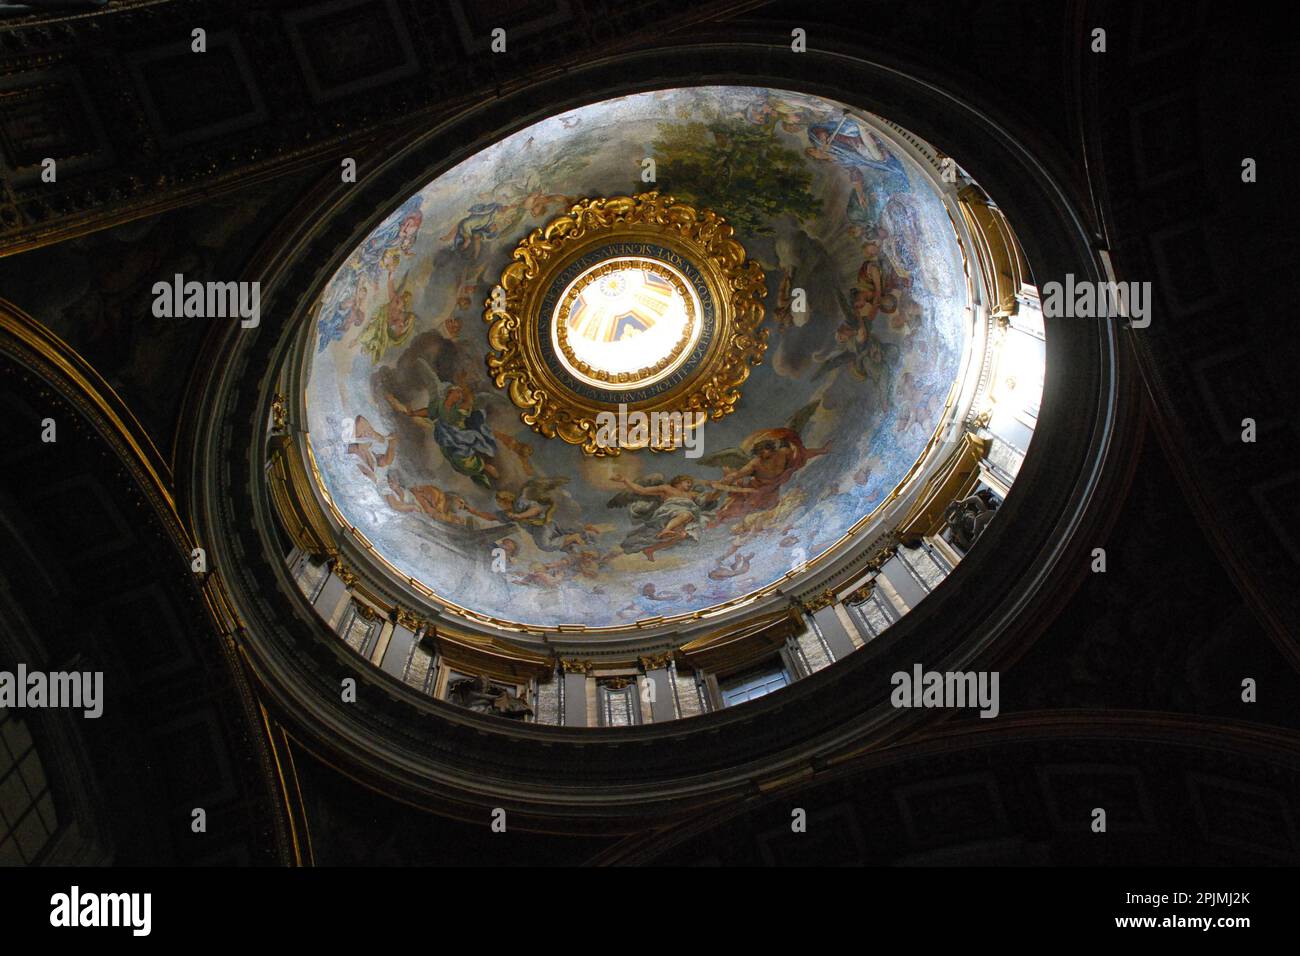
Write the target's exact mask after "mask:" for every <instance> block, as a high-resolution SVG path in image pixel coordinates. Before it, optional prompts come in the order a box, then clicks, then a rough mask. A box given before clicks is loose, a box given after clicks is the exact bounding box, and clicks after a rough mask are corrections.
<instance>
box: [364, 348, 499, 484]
mask: <svg viewBox="0 0 1300 956" xmlns="http://www.w3.org/2000/svg"><path fill="white" fill-rule="evenodd" d="M416 361H417V362H418V363H419V364H420V365H421V366H423V369H424V373H425V379H426V381H427V383H428V390H429V403H428V405H426V406H425V407H424V408H414V407H411V406H409V405H405V404H403V403H402V402H401V401H399V400H398V398H397V396H395V395H393V394H392V393H391V392H387V393H385V395H384V398H386V399H387V400H388V404H389V405H391V406H392V407H393V410H394V411H395V412H397V413H398V414H401V415H406V416H408V417H410V418H411V419H412V420H413V421H416V422H419V423H421V424H428V425H431V426H432V427H433V440H434V441H435V442H437V443H438V448H439V449H440V450H441V451H442V456H443V457H444V458H446V459H447V462H448V463H449V464H450V465H451V467H452V468H453V469H455V470H456V471H458V472H460V473H461V474H462V475H466V476H468V477H469V478H470V480H471V481H473V482H474V483H475V484H478V485H481V486H482V487H484V488H487V489H488V490H491V489H492V488H493V487H494V486H495V484H496V482H497V480H498V478H499V477H500V475H499V473H498V472H497V468H496V456H497V439H496V436H495V435H494V434H493V433H492V429H491V428H490V427H489V426H488V422H487V413H486V412H484V410H483V409H482V408H479V407H477V406H476V404H475V401H476V399H478V398H480V397H481V396H476V395H475V393H474V391H473V390H472V389H471V388H470V387H469V385H468V384H462V383H460V382H444V381H443V380H442V379H440V378H438V374H437V373H436V372H435V371H434V370H433V367H432V366H431V365H430V364H429V363H428V362H427V361H425V360H424V359H423V358H419V359H417V360H416Z"/></svg>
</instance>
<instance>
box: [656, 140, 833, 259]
mask: <svg viewBox="0 0 1300 956" xmlns="http://www.w3.org/2000/svg"><path fill="white" fill-rule="evenodd" d="M653 146H654V150H655V153H656V155H657V157H658V167H659V168H658V188H659V189H660V191H662V192H665V193H669V194H670V195H673V196H675V197H677V198H678V199H681V200H683V201H686V202H690V203H692V204H694V205H698V206H704V207H707V208H709V209H712V210H714V211H715V212H717V213H720V214H721V215H723V216H725V217H726V218H727V221H728V222H730V223H731V224H732V225H733V226H735V227H736V232H737V234H738V235H739V236H740V237H741V238H742V239H743V238H744V236H746V235H754V234H763V235H766V234H770V233H771V231H772V228H771V226H770V222H771V220H772V219H773V218H774V217H776V216H779V215H781V214H783V213H787V212H788V213H791V214H793V215H794V216H795V217H797V218H799V219H805V218H807V217H810V216H816V215H818V214H819V213H820V212H821V200H820V199H818V198H817V197H816V196H814V195H813V194H812V192H811V190H810V189H809V186H810V185H811V183H812V176H811V174H810V173H809V172H808V170H807V168H806V167H805V165H804V162H803V157H802V156H801V155H800V154H799V153H798V152H797V151H796V150H793V149H790V148H789V147H787V146H783V145H782V144H781V143H780V142H779V141H778V140H777V139H776V138H775V137H774V136H773V133H772V128H771V126H770V125H767V126H754V125H751V124H748V123H726V122H721V121H713V122H709V123H703V122H698V121H697V122H693V123H685V124H682V125H675V124H671V123H661V124H660V125H659V135H658V137H657V138H656V139H655V141H654V143H653Z"/></svg>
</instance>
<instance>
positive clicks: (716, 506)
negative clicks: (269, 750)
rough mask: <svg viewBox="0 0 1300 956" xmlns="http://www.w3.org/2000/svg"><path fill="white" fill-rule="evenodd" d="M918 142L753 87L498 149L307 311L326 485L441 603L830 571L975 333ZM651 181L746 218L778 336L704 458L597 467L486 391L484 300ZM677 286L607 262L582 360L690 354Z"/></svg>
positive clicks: (946, 393) (579, 339)
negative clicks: (588, 203) (548, 233)
mask: <svg viewBox="0 0 1300 956" xmlns="http://www.w3.org/2000/svg"><path fill="white" fill-rule="evenodd" d="M911 156H912V154H911V153H910V152H908V151H907V149H906V148H905V147H904V146H903V144H902V143H901V142H900V141H899V138H898V135H897V133H896V132H895V131H894V130H893V129H892V128H890V127H889V126H888V125H886V124H884V123H882V122H880V121H878V120H877V119H875V118H874V117H872V116H870V115H867V114H863V113H860V112H857V111H855V110H853V109H851V108H848V107H845V106H844V105H842V104H839V103H833V102H829V101H826V100H823V99H819V98H817V97H812V96H808V95H804V94H799V93H793V92H787V91H779V90H768V89H759V88H750V87H698V88H683V89H674V90H667V91H661V92H654V93H645V94H638V95H635V96H627V97H621V98H618V99H612V100H606V101H603V102H600V103H596V104H594V105H591V106H586V107H583V108H580V109H577V110H573V111H571V112H568V113H565V114H562V115H559V116H555V117H552V118H550V119H547V120H544V121H542V122H540V123H537V124H535V125H533V126H530V127H528V128H526V129H523V130H521V131H519V132H517V133H514V134H513V135H511V136H509V137H508V138H506V139H504V140H502V141H500V142H498V143H496V144H495V145H493V146H490V147H488V148H485V149H483V150H481V151H480V152H478V153H476V154H475V155H474V156H472V157H471V158H469V159H467V160H466V161H464V162H462V163H461V164H460V165H458V166H456V167H454V168H453V169H451V170H449V171H448V172H446V173H444V174H443V175H441V176H438V177H437V178H436V179H434V180H433V181H432V182H430V183H429V184H428V185H427V186H425V187H424V188H423V189H422V190H420V191H419V192H418V193H417V194H415V195H414V196H411V197H409V198H408V199H407V200H406V201H405V202H403V203H402V204H401V206H400V207H399V208H397V209H396V210H395V211H394V212H393V213H392V214H391V215H390V216H389V217H388V218H387V219H385V220H384V222H383V223H382V224H381V225H379V226H378V227H377V228H376V229H375V230H374V232H373V233H371V235H370V236H369V237H368V238H367V239H366V240H365V241H364V242H362V243H361V245H360V246H359V247H358V248H357V249H356V250H355V252H354V254H352V255H351V256H349V257H348V259H347V260H346V261H345V263H344V265H343V266H342V268H340V270H339V271H338V272H337V273H336V275H335V276H334V277H333V279H332V280H331V282H330V283H329V284H328V285H327V287H326V288H325V290H324V293H323V294H322V296H321V300H320V302H319V304H318V309H317V310H316V311H315V312H314V313H313V315H314V317H315V326H314V329H313V335H314V341H313V344H312V347H311V364H310V369H309V375H308V379H307V382H308V384H307V386H306V407H307V413H308V425H309V436H310V441H311V445H312V450H313V454H314V456H315V460H316V463H317V467H318V469H319V477H320V480H321V483H322V485H323V490H324V491H325V492H326V494H327V495H328V497H329V499H330V500H331V501H332V503H333V506H334V508H335V509H336V510H337V512H338V514H339V515H340V516H341V518H342V520H343V521H344V522H345V523H347V524H348V525H351V526H352V527H354V528H356V529H357V530H358V531H359V532H360V533H361V534H362V535H364V537H365V539H366V540H367V541H368V542H369V543H370V544H371V545H372V546H373V547H374V548H375V549H376V550H377V551H378V552H379V553H380V554H381V555H382V556H383V557H384V559H386V560H387V561H388V562H389V563H390V564H391V565H393V566H394V567H395V568H397V569H398V571H399V572H401V574H403V575H405V576H409V577H411V578H414V579H416V580H418V581H420V582H422V583H423V584H424V585H426V586H427V587H428V588H429V589H431V590H432V591H433V592H434V594H435V595H436V597H437V598H438V599H439V600H440V601H443V602H446V603H448V604H451V605H454V606H458V607H462V608H466V609H468V610H471V611H473V612H475V613H477V614H480V615H484V616H487V617H490V618H493V619H497V620H502V621H508V622H517V623H521V624H525V625H529V626H536V627H555V626H558V625H562V624H569V625H586V626H588V627H592V628H604V627H616V626H625V625H629V624H632V623H633V622H635V621H637V620H644V619H647V618H659V617H665V618H668V617H672V616H675V615H684V614H691V613H693V612H698V611H701V610H704V609H708V608H713V607H715V606H718V605H723V604H727V603H729V602H735V601H737V600H739V599H743V598H744V597H745V596H746V595H749V594H751V593H753V592H754V591H755V590H757V589H762V588H764V587H766V586H768V585H771V584H772V583H773V582H775V581H778V580H780V579H781V578H782V577H783V576H785V575H786V574H787V573H788V572H790V571H791V570H792V569H795V568H797V567H800V566H802V565H803V564H804V563H806V562H812V561H815V560H817V559H818V557H819V556H821V555H822V554H823V553H825V552H827V550H828V549H831V548H834V547H836V546H837V543H838V542H840V541H841V540H842V539H843V538H844V536H845V534H846V533H847V532H848V531H849V530H850V529H851V528H853V527H854V526H855V525H858V524H859V523H860V522H861V521H862V520H863V519H864V518H865V517H866V516H868V515H870V514H872V512H873V511H874V510H875V509H877V508H878V507H879V506H880V505H881V504H882V502H884V501H885V500H886V498H887V497H888V496H889V495H890V494H891V492H892V491H893V490H894V489H895V488H896V487H897V486H898V485H899V483H900V481H902V480H903V479H904V477H905V476H906V475H907V474H908V472H909V470H910V469H911V468H912V467H913V465H914V463H915V462H916V461H917V459H918V457H919V456H920V455H921V453H922V452H923V451H924V450H925V449H926V446H927V444H928V442H929V441H930V439H931V437H932V436H933V435H934V433H935V429H936V427H937V426H938V425H939V424H940V422H941V420H942V418H943V415H944V411H945V405H946V403H947V401H948V400H949V397H950V394H951V392H952V390H953V384H954V382H955V381H956V379H957V376H958V373H959V370H960V368H961V365H962V359H963V355H964V350H965V348H966V346H967V339H968V336H969V332H968V322H969V319H968V315H967V312H966V308H967V306H968V304H969V302H968V294H967V283H966V276H965V272H964V270H963V264H962V263H963V260H962V253H961V248H960V246H959V244H958V241H957V237H956V233H955V232H954V228H953V225H952V223H951V221H950V218H949V215H948V212H947V210H946V209H945V206H944V202H943V199H942V198H941V195H940V193H939V192H938V190H937V188H936V187H935V185H934V181H933V179H932V177H931V176H930V175H929V174H927V173H926V172H924V171H923V170H922V168H921V166H920V165H919V163H918V162H917V161H915V160H913V159H912V158H911ZM647 159H650V160H653V161H654V162H653V165H654V173H655V181H654V182H653V184H650V183H647V182H644V181H643V180H642V172H643V170H644V169H646V168H647V164H645V162H644V161H645V160H647ZM647 190H656V191H658V192H659V193H660V194H662V195H666V196H671V197H674V198H675V199H676V200H677V201H678V202H681V203H689V204H691V205H692V206H695V207H698V208H707V209H710V210H713V211H715V212H717V213H718V214H720V215H722V216H724V217H725V218H726V219H727V221H728V222H729V223H731V225H732V226H733V227H734V228H735V238H736V239H737V240H738V241H739V242H740V243H741V244H743V247H744V250H745V252H746V253H747V254H748V256H749V257H750V258H751V259H753V260H756V261H757V262H758V263H759V264H760V265H761V267H762V269H763V272H764V274H765V282H766V288H767V295H766V297H765V298H764V299H763V300H762V301H763V304H764V306H765V310H766V317H765V319H764V322H763V328H765V329H766V330H767V336H768V339H767V344H768V347H767V351H766V354H765V355H764V356H763V360H762V362H761V363H760V364H759V365H757V366H756V367H754V368H753V370H752V373H751V374H750V376H749V378H748V380H747V381H746V382H744V384H743V386H742V387H741V398H740V400H739V403H738V404H737V406H736V409H735V411H734V412H733V413H732V414H730V415H727V416H725V417H723V418H721V419H720V420H717V421H709V422H707V423H706V424H705V425H704V426H702V428H701V431H700V453H699V454H698V455H697V456H694V457H688V454H687V452H686V451H683V450H679V451H677V452H673V453H656V452H651V451H646V450H641V451H625V452H624V453H623V454H621V455H619V456H617V457H612V458H611V457H596V456H592V455H589V454H585V453H584V452H583V451H582V449H581V448H579V447H575V446H574V445H572V444H568V443H566V442H564V441H561V440H559V439H548V438H545V437H543V436H541V435H539V434H537V433H536V432H535V431H534V430H532V429H531V428H530V427H529V426H528V425H526V424H524V423H523V422H522V421H521V419H520V410H519V408H517V407H516V406H515V404H513V403H512V401H511V399H510V397H509V396H508V394H507V393H506V392H505V391H503V390H501V389H499V388H497V387H496V385H495V384H494V383H493V382H492V381H491V379H490V378H489V375H488V369H487V365H486V362H485V356H486V354H487V352H488V351H489V349H488V343H487V323H485V321H484V311H485V304H487V303H489V302H490V301H491V298H492V293H493V289H494V287H495V286H496V285H497V284H498V282H499V280H500V277H501V274H502V270H503V269H504V268H505V267H506V266H507V265H508V264H510V262H511V253H512V251H513V250H514V249H515V247H516V245H517V244H518V243H519V242H520V240H521V239H522V238H524V237H525V236H526V235H527V234H528V233H529V232H530V231H531V230H533V229H535V228H538V227H540V226H543V225H545V224H546V223H548V222H550V221H551V220H553V219H555V218H556V217H557V216H560V215H561V214H564V213H566V212H567V211H568V210H569V209H570V207H572V206H573V205H574V204H575V203H577V202H579V201H580V200H582V199H584V198H590V197H610V196H630V195H634V194H637V193H642V192H645V191H647ZM666 276H667V277H668V278H667V279H666V278H665V277H666ZM674 281H676V280H675V279H672V276H671V275H670V273H668V272H664V273H655V272H654V270H650V271H647V267H646V266H645V264H644V263H638V262H636V261H629V262H626V263H623V264H621V265H619V266H618V267H617V268H612V269H608V270H606V272H604V273H602V274H601V275H598V276H593V277H591V279H590V281H589V282H587V283H586V284H584V285H582V286H581V290H580V291H581V294H580V296H578V297H577V298H576V300H575V310H574V312H573V313H572V316H573V319H572V322H571V325H570V326H569V329H570V331H571V339H572V340H573V343H574V348H575V350H576V352H577V353H578V354H579V355H580V356H581V358H582V362H583V363H586V364H587V365H588V366H589V367H593V368H598V369H604V370H606V371H609V372H614V373H616V372H618V371H621V370H628V369H634V368H636V367H638V363H639V361H641V360H643V359H646V360H648V359H656V360H660V361H663V362H669V361H675V359H674V358H673V356H674V355H676V353H675V352H674V351H673V349H675V348H678V347H679V346H680V344H681V343H682V342H685V341H687V339H688V338H689V334H690V333H689V328H688V324H689V323H688V319H687V313H688V311H689V312H691V313H692V314H693V313H694V310H695V308H696V306H695V304H694V303H692V302H691V301H690V293H689V286H688V287H687V292H688V294H687V296H686V297H685V298H684V297H683V295H682V293H681V291H680V290H679V289H678V288H677V287H675V286H674V285H673V282H674ZM801 306H802V307H803V308H800V307H801ZM638 342H639V343H640V344H639V345H636V348H635V349H631V348H629V344H633V345H635V344H636V343H638ZM637 349H639V352H638V351H637Z"/></svg>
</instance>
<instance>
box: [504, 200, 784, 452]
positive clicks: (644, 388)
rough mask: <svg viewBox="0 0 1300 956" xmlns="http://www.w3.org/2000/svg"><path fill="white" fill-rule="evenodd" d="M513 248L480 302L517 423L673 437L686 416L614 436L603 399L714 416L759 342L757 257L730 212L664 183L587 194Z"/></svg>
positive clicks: (667, 442)
mask: <svg viewBox="0 0 1300 956" xmlns="http://www.w3.org/2000/svg"><path fill="white" fill-rule="evenodd" d="M512 259H513V261H512V262H511V263H510V264H509V265H508V266H506V267H505V269H504V270H503V271H502V273H501V279H500V283H499V286H498V288H497V289H495V290H494V291H493V294H492V295H491V296H490V297H489V298H488V301H487V304H486V306H485V308H484V313H483V318H484V320H485V321H486V322H488V323H489V328H488V345H489V348H490V351H489V352H488V355H487V366H488V372H489V375H490V377H491V378H492V380H493V382H494V383H495V384H496V386H497V387H498V388H504V389H506V390H507V393H508V394H509V396H510V400H511V401H512V402H513V403H514V404H515V405H516V406H518V407H519V408H520V409H522V410H523V412H522V414H521V418H522V420H523V421H524V423H525V424H527V425H528V426H529V427H531V428H532V429H533V430H534V431H536V432H538V433H539V434H541V435H543V436H545V437H547V438H556V437H558V438H561V439H563V440H564V441H566V442H569V443H570V444H573V445H578V446H580V447H581V448H582V450H583V451H584V452H586V453H587V454H589V455H595V456H604V455H617V454H618V453H619V452H620V451H621V450H622V449H624V448H651V449H652V450H655V451H669V450H672V449H674V448H677V447H680V445H681V444H682V440H683V435H682V432H681V431H680V430H664V431H663V432H662V433H659V432H652V433H647V434H644V435H642V434H641V433H639V432H635V431H634V432H631V433H630V434H631V436H632V438H631V439H630V440H628V439H626V438H625V440H623V441H621V442H619V443H613V444H611V443H609V442H608V441H607V440H604V439H603V438H602V437H601V436H600V434H599V423H600V421H602V420H603V418H602V413H605V417H607V413H609V412H610V411H612V410H614V409H629V408H630V409H632V410H633V411H638V412H645V413H647V414H650V415H652V416H653V415H654V414H656V413H668V414H674V413H676V414H678V415H682V417H683V419H684V420H685V421H686V422H701V421H704V420H706V419H712V420H715V421H716V420H719V419H721V418H722V417H723V416H725V415H727V414H729V413H731V412H732V411H733V410H734V409H735V406H736V403H737V401H739V399H740V386H741V385H742V384H743V383H744V382H745V380H746V379H747V378H748V377H749V371H750V367H751V366H752V365H756V364H758V362H760V361H761V359H762V356H763V353H764V351H765V350H766V348H767V332H766V330H764V329H762V328H760V326H761V325H762V322H763V306H762V304H761V302H760V301H759V300H760V299H761V297H762V296H764V295H765V294H766V285H765V283H766V278H765V276H764V274H763V270H762V268H761V267H760V266H759V265H758V263H756V262H754V261H752V260H750V259H749V258H748V257H747V255H746V253H745V249H744V247H743V246H742V245H741V244H740V243H739V242H738V241H737V240H736V239H735V238H734V230H733V229H732V227H731V226H730V225H729V224H728V223H727V221H726V220H725V219H723V218H722V217H721V216H719V215H718V214H717V213H715V212H713V211H711V210H708V209H696V208H695V207H693V206H690V205H688V204H686V203H682V202H678V201H677V200H676V199H674V198H673V197H672V196H666V195H661V194H659V193H657V192H649V193H641V194H639V195H636V196H614V197H610V198H597V199H583V200H581V201H579V202H578V203H576V204H575V205H573V206H572V207H571V209H570V210H569V212H568V213H566V214H565V215H562V216H559V217H557V218H555V219H553V220H551V221H550V222H549V223H547V224H546V225H545V226H544V227H542V228H540V229H534V230H533V231H532V232H531V233H529V234H528V235H527V236H525V237H524V238H523V239H522V240H521V241H520V242H519V244H518V245H517V246H516V247H515V249H514V252H513V254H512Z"/></svg>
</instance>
